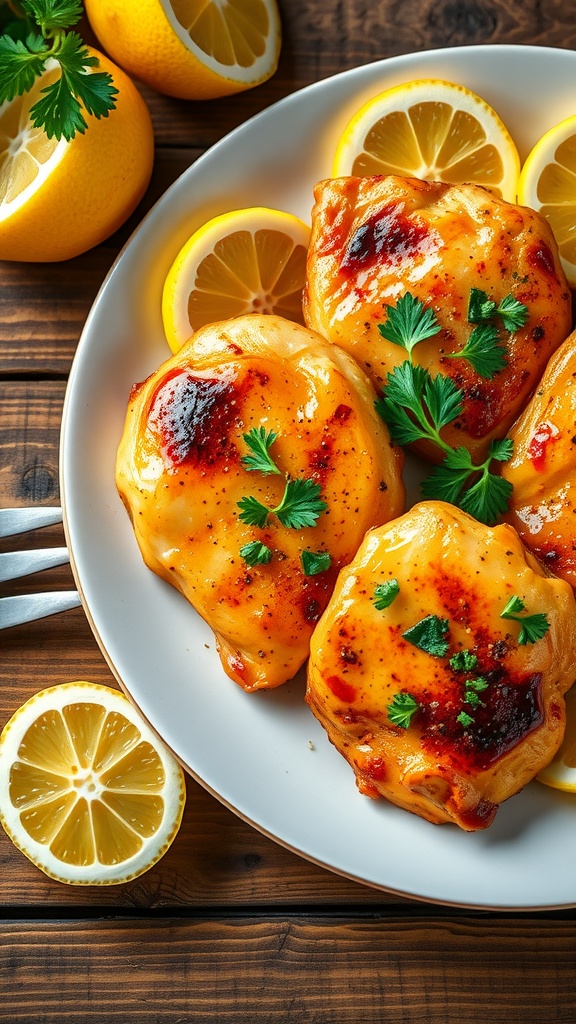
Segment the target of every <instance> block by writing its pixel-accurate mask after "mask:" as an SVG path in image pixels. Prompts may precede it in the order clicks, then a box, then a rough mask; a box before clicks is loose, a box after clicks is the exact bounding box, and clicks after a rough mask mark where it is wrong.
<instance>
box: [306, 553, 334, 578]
mask: <svg viewBox="0 0 576 1024" xmlns="http://www.w3.org/2000/svg"><path fill="white" fill-rule="evenodd" d="M300 562H301V563H302V571H303V573H304V575H305V576H317V575H318V573H319V572H326V570H327V569H329V568H330V566H331V565H332V559H331V558H330V552H329V551H308V550H305V551H303V552H302V554H301V555H300Z"/></svg>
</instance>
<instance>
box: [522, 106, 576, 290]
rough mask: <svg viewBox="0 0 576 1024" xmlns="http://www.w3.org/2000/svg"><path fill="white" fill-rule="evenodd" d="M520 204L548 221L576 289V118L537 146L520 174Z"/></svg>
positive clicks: (565, 268) (559, 127)
mask: <svg viewBox="0 0 576 1024" xmlns="http://www.w3.org/2000/svg"><path fill="white" fill-rule="evenodd" d="M518 202H519V203H520V204H521V205H522V206H531V207H532V209H533V210H537V211H538V212H539V213H540V214H541V215H542V216H543V217H545V218H546V220H547V221H548V223H549V224H550V227H551V228H552V231H553V234H554V237H555V239H556V242H557V244H558V250H559V253H560V258H561V260H562V266H563V267H564V271H565V273H566V277H567V278H568V281H569V283H570V285H571V286H572V287H573V288H576V114H575V115H574V116H573V117H568V118H566V120H565V121H561V122H560V124H557V125H555V126H554V128H551V129H550V131H548V132H546V134H545V135H543V136H542V138H541V139H540V140H539V141H538V142H537V143H536V145H535V146H534V148H533V150H532V151H531V153H530V154H529V156H528V157H527V159H526V162H525V164H524V166H523V168H522V171H521V174H520V180H519V182H518Z"/></svg>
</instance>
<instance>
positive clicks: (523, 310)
mask: <svg viewBox="0 0 576 1024" xmlns="http://www.w3.org/2000/svg"><path fill="white" fill-rule="evenodd" d="M529 316H530V314H529V312H528V308H527V306H525V305H524V303H523V302H520V301H519V300H518V299H515V298H514V296H513V295H512V294H509V295H505V296H504V298H503V299H502V300H501V301H500V302H499V303H498V305H496V303H495V302H494V301H493V300H492V299H489V298H488V296H487V294H486V292H483V291H482V290H481V289H480V288H471V289H470V298H469V300H468V323H470V324H480V323H484V322H486V321H488V320H493V319H494V318H495V317H500V319H501V320H502V323H503V325H504V329H505V330H506V331H508V332H509V334H512V333H513V332H514V331H517V330H518V328H519V327H523V326H524V324H525V323H526V321H527V320H528V317H529Z"/></svg>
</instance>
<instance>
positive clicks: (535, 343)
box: [304, 176, 571, 458]
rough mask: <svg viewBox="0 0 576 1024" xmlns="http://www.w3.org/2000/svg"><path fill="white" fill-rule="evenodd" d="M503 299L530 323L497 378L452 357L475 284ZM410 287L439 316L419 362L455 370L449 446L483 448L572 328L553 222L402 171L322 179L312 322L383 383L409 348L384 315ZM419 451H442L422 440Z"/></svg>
mask: <svg viewBox="0 0 576 1024" xmlns="http://www.w3.org/2000/svg"><path fill="white" fill-rule="evenodd" d="M473 288H476V289H479V290H481V291H483V292H485V293H486V294H487V296H489V297H490V298H491V299H492V300H494V301H495V302H496V303H499V302H500V301H501V300H502V299H503V298H504V297H506V296H508V295H511V296H513V297H514V299H516V300H518V301H519V302H521V303H523V304H524V305H525V306H526V307H527V310H528V319H527V321H526V323H525V324H524V325H523V326H522V327H521V328H519V329H518V330H516V331H514V332H513V333H512V334H511V335H510V336H509V337H507V338H504V339H503V341H504V342H505V345H506V355H507V360H508V365H507V366H506V368H505V369H504V370H502V371H501V372H499V373H498V374H497V375H496V376H495V377H494V378H493V379H492V380H487V379H484V378H483V377H481V376H479V374H478V373H476V372H475V371H474V370H473V369H472V367H471V365H470V363H469V362H468V361H467V360H465V359H462V358H453V355H454V353H457V352H459V351H461V350H462V349H463V348H464V345H465V344H466V341H467V339H468V338H469V336H470V332H471V330H472V325H471V324H470V323H469V322H468V303H469V298H470V293H471V289H473ZM406 292H410V293H411V294H412V295H414V296H415V297H416V298H418V299H420V300H421V301H422V302H423V303H424V304H425V306H427V307H429V308H431V309H432V310H433V311H434V312H435V314H436V316H437V319H438V321H439V323H440V324H441V326H442V330H441V332H440V333H439V334H437V335H436V336H434V337H433V338H430V339H428V340H426V341H424V342H422V343H421V344H420V345H419V346H418V350H417V362H419V363H421V364H422V365H424V366H425V367H426V368H427V369H428V370H429V371H430V372H431V373H433V374H436V373H442V374H444V375H446V376H449V377H451V378H452V379H453V380H454V382H455V383H456V385H457V386H458V387H459V388H461V389H462V391H463V405H464V408H463V412H462V415H461V416H460V417H459V418H458V420H457V421H456V422H454V423H452V424H449V425H448V426H447V427H445V428H444V430H443V437H444V438H445V440H446V441H447V442H448V443H449V444H450V445H452V446H455V447H456V446H458V445H465V446H466V447H467V448H468V449H469V451H470V452H471V453H472V454H473V455H475V456H482V457H485V456H486V453H487V449H488V445H489V442H490V440H491V439H492V438H493V437H503V436H504V435H505V434H506V431H507V430H508V428H509V427H510V425H511V424H512V422H513V421H514V420H515V419H516V417H517V416H518V414H519V412H520V411H521V410H522V408H523V406H524V404H525V403H526V401H527V399H528V397H529V396H530V394H531V392H532V390H533V389H534V387H535V385H536V384H537V382H538V379H539V377H540V375H541V374H542V372H543V370H544V367H545V365H546V362H547V360H548V358H549V357H550V355H551V354H552V353H553V352H554V351H555V349H556V348H557V347H558V345H559V344H560V343H561V342H562V341H564V339H565V338H566V336H567V334H568V333H569V331H570V327H571V296H570V291H569V288H568V286H567V283H566V279H565V276H564V273H563V271H562V268H561V265H560V261H559V258H558V252H557V246H556V243H555V241H554V238H553V236H552V232H551V230H550V228H549V226H548V224H547V222H546V221H545V220H544V219H543V218H542V217H540V216H539V215H538V214H537V213H535V212H534V211H533V210H529V209H527V208H525V207H519V206H515V205H514V204H511V203H506V202H505V201H503V200H501V199H498V198H496V197H495V196H493V195H492V194H491V193H490V192H488V191H486V190H485V189H483V188H481V187H479V186H475V185H447V184H443V183H441V182H425V181H420V180H419V179H416V178H408V179H407V178H399V177H394V176H386V177H372V178H370V177H368V178H357V177H349V178H337V179H333V180H326V181H321V182H320V183H319V184H318V185H317V186H316V189H315V204H314V207H313V211H312V237H311V242H310V248H309V253H308V272H307V286H306V291H305V300H304V311H305V318H306V323H307V324H308V325H309V326H310V327H312V328H313V329H314V330H316V331H318V332H319V333H320V334H322V335H323V336H324V337H326V338H328V339H329V340H330V341H331V342H333V343H334V344H335V345H339V346H341V347H342V348H344V349H345V350H346V351H347V352H349V353H350V354H351V355H353V356H354V358H355V359H356V360H357V361H358V363H359V364H360V366H361V367H362V368H363V369H365V371H366V372H367V373H368V374H369V375H370V377H371V379H372V381H373V382H374V384H375V387H376V388H377V389H381V388H382V387H383V385H384V384H385V383H386V379H387V374H388V373H389V372H390V371H391V370H392V369H393V368H394V366H397V365H398V364H399V363H401V362H402V361H403V359H404V358H405V357H406V353H405V352H403V350H402V349H401V348H399V347H398V346H397V345H394V344H393V343H392V342H390V341H387V340H385V339H384V338H383V337H382V336H381V334H380V332H379V329H378V325H379V324H382V323H385V322H386V319H387V312H386V306H387V305H395V304H396V302H397V300H398V298H400V297H401V296H402V295H403V294H405V293H406ZM417 447H418V450H419V451H420V454H423V455H424V456H425V457H427V458H435V457H437V454H438V453H437V452H436V453H435V452H434V450H433V449H431V448H430V447H429V446H428V445H427V444H426V443H424V444H423V443H421V442H420V443H419V444H418V445H417Z"/></svg>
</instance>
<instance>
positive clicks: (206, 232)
mask: <svg viewBox="0 0 576 1024" xmlns="http://www.w3.org/2000/svg"><path fill="white" fill-rule="evenodd" d="M259 232H270V233H277V234H278V236H285V237H286V239H287V240H288V241H287V244H286V247H285V254H284V256H285V259H287V260H290V259H291V258H292V257H293V256H294V255H296V253H297V252H299V253H300V256H301V261H300V262H301V266H302V273H301V288H303V287H304V279H305V253H306V251H307V249H308V244H309V240H310V228H309V226H308V225H307V224H305V223H304V222H303V221H302V220H300V218H299V217H296V216H295V215H294V214H292V213H287V212H285V211H283V210H274V209H271V208H268V207H248V208H246V209H240V210H232V211H230V212H228V213H223V214H219V215H218V216H216V217H213V218H212V219H211V220H209V221H207V222H206V223H205V224H203V225H202V226H201V227H199V228H198V229H197V230H196V231H195V232H194V233H193V234H192V235H191V236H190V238H189V239H188V240H187V242H185V244H184V245H183V246H182V248H181V249H180V251H179V253H178V255H177V256H176V258H175V260H174V262H173V263H172V266H171V268H170V270H169V272H168V274H167V276H166V280H165V283H164V288H163V293H162V318H163V322H164V330H165V334H166V338H167V341H168V344H169V346H170V348H171V349H172V351H173V352H174V353H176V352H178V351H179V350H180V348H181V347H182V345H183V344H184V343H185V342H186V341H188V340H189V338H191V337H192V335H193V334H194V331H195V330H197V329H198V327H199V326H203V325H204V323H198V322H197V323H196V324H195V325H192V323H191V321H190V317H189V312H188V308H189V301H190V297H191V295H192V294H195V295H197V296H198V297H200V298H201V297H202V295H204V296H205V297H206V299H207V300H210V302H209V304H210V306H212V305H213V306H214V308H215V309H216V314H215V315H214V316H213V317H211V318H210V319H207V320H206V321H205V323H209V322H215V321H219V320H226V319H228V318H229V317H230V316H231V315H234V316H236V315H238V316H240V315H243V314H245V313H250V312H259V313H263V312H275V313H278V315H281V313H280V308H284V303H283V301H282V300H283V299H285V295H284V294H282V289H281V288H280V291H279V292H278V293H277V294H276V293H275V291H274V289H275V287H276V284H275V282H280V281H281V279H282V270H283V269H284V267H283V266H282V265H280V264H279V265H278V266H275V267H271V268H267V270H269V271H270V275H271V277H272V278H273V280H272V283H271V282H270V281H268V282H267V283H266V286H265V285H263V283H262V281H261V280H260V281H256V282H254V281H252V282H247V281H246V280H245V279H244V278H242V276H241V273H240V272H239V273H238V274H236V273H235V270H234V268H231V267H230V265H226V266H224V265H221V264H220V266H221V273H222V284H221V286H220V287H221V291H218V290H217V288H218V285H217V283H215V280H214V281H213V282H212V283H210V285H206V284H205V282H199V281H198V269H199V268H201V266H202V264H203V261H205V260H206V259H207V258H210V259H211V260H212V261H213V264H214V266H215V270H214V275H215V278H216V277H217V275H218V272H219V271H218V267H219V263H218V258H217V257H216V258H215V250H217V249H218V247H221V246H222V245H223V244H224V245H225V244H226V242H227V240H229V239H230V238H231V237H233V236H235V235H236V233H246V235H247V236H251V237H252V239H253V240H254V239H255V238H256V236H257V234H258V233H259ZM284 266H285V264H284ZM227 281H228V284H230V285H231V286H232V288H233V292H234V295H233V299H234V301H233V303H232V306H233V309H234V312H233V313H231V311H230V304H229V302H227V301H226V300H227V299H228V298H230V295H229V294H228V293H227V291H226V288H227ZM293 288H294V293H295V292H297V291H298V287H297V285H294V284H293ZM208 289H209V290H208ZM218 295H220V296H221V315H218V309H219V308H220V307H219V304H218V299H217V296H218ZM298 322H303V321H302V320H301V319H299V321H298Z"/></svg>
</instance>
